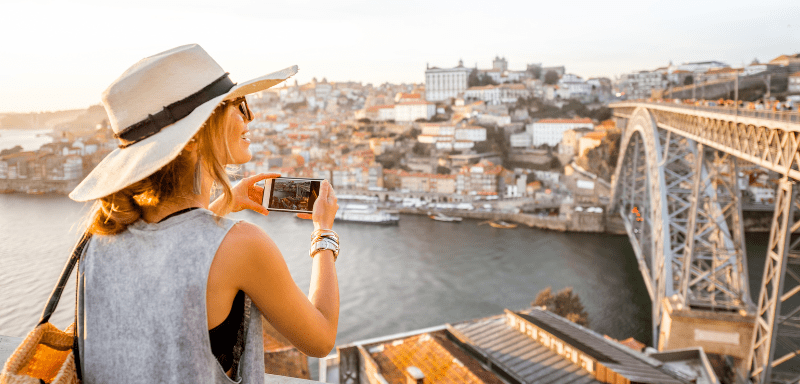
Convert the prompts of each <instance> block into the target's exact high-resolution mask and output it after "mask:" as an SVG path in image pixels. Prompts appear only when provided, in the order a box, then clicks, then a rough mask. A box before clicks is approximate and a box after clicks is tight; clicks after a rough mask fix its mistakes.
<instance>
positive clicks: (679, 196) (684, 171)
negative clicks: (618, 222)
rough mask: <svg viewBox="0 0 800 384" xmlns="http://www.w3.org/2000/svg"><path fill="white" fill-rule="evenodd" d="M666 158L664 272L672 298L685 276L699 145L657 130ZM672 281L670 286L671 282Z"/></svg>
mask: <svg viewBox="0 0 800 384" xmlns="http://www.w3.org/2000/svg"><path fill="white" fill-rule="evenodd" d="M658 134H659V138H660V139H661V140H660V141H661V143H662V144H661V145H662V148H664V155H663V156H662V164H661V165H662V166H663V168H664V188H665V189H666V192H667V193H666V197H667V203H666V205H667V214H668V215H669V216H668V217H669V220H668V222H667V223H666V224H667V225H668V232H669V250H670V252H669V253H668V254H667V255H665V262H666V263H667V265H669V266H670V268H667V269H666V270H665V273H666V276H665V281H666V282H667V283H666V284H665V292H664V294H665V296H672V295H673V294H674V293H676V292H678V290H679V288H680V276H681V274H682V273H683V257H682V256H683V253H684V248H685V247H686V231H687V224H688V222H689V215H690V208H691V205H692V199H691V195H692V181H693V178H694V174H695V169H694V165H695V164H694V158H695V157H696V154H695V152H696V150H697V147H696V144H695V143H694V141H692V140H689V139H686V138H685V137H682V136H680V135H673V134H671V132H669V131H665V130H658ZM669 282H671V284H670V283H669Z"/></svg>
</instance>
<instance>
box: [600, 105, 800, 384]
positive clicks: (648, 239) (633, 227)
mask: <svg viewBox="0 0 800 384" xmlns="http://www.w3.org/2000/svg"><path fill="white" fill-rule="evenodd" d="M611 108H613V110H614V117H615V118H616V119H617V122H618V126H619V127H622V128H623V132H622V138H621V140H620V146H619V148H620V154H619V159H618V163H617V168H616V173H615V175H614V179H613V180H614V182H613V184H614V187H613V191H612V199H611V207H610V209H611V212H619V214H620V215H621V216H622V218H623V222H624V223H625V227H626V229H627V232H628V236H629V237H630V240H631V244H632V245H633V250H634V253H635V255H636V258H637V260H638V262H639V269H640V270H641V272H642V276H643V277H644V282H645V286H646V287H647V291H648V294H649V295H650V298H651V301H652V303H653V312H652V317H653V343H654V344H655V345H657V346H658V349H659V350H664V349H675V348H681V347H686V346H695V345H700V346H703V348H704V349H705V351H706V352H711V353H719V354H723V355H728V356H732V357H734V358H735V359H736V361H737V364H738V367H739V370H740V374H741V375H743V376H748V377H749V379H750V380H752V381H753V382H755V383H770V382H776V383H797V382H798V381H800V316H798V314H799V313H800V295H798V292H800V217H799V216H800V209H797V208H800V198H799V197H798V185H797V182H798V180H800V151H798V147H800V115H799V114H798V113H797V112H773V111H755V110H741V109H734V108H724V107H696V106H689V105H680V104H671V103H646V102H621V103H615V104H612V105H611ZM753 165H755V166H759V167H763V168H765V169H768V170H770V171H773V172H775V173H777V174H779V175H780V181H779V182H778V184H779V185H778V188H777V191H776V192H775V213H774V216H773V221H772V225H771V226H772V228H771V231H770V235H769V243H768V247H767V257H766V262H765V266H764V273H763V279H762V282H761V285H760V288H759V291H758V292H754V294H755V295H754V296H751V292H750V289H749V286H750V285H749V280H748V271H747V255H746V251H745V243H744V229H743V220H742V201H741V191H740V184H739V183H740V180H739V179H740V170H741V168H742V167H746V166H753ZM752 297H755V298H756V299H755V301H754V300H753V299H752Z"/></svg>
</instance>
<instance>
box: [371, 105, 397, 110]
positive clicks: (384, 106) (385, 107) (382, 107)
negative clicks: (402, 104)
mask: <svg viewBox="0 0 800 384" xmlns="http://www.w3.org/2000/svg"><path fill="white" fill-rule="evenodd" d="M387 108H394V105H373V106H371V107H369V108H367V110H368V111H377V110H379V109H387Z"/></svg>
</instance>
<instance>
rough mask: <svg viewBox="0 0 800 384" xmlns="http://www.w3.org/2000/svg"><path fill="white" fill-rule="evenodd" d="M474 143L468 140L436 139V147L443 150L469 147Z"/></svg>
mask: <svg viewBox="0 0 800 384" xmlns="http://www.w3.org/2000/svg"><path fill="white" fill-rule="evenodd" d="M474 146H475V143H474V142H472V141H468V140H452V141H437V142H436V149H441V150H445V151H451V150H464V149H470V148H472V147H474Z"/></svg>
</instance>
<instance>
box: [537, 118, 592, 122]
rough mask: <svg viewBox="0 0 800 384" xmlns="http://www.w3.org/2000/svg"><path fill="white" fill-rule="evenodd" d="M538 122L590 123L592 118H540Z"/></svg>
mask: <svg viewBox="0 0 800 384" xmlns="http://www.w3.org/2000/svg"><path fill="white" fill-rule="evenodd" d="M536 123H539V124H592V119H590V118H588V117H586V118H583V119H542V120H539V121H537V122H536Z"/></svg>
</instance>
